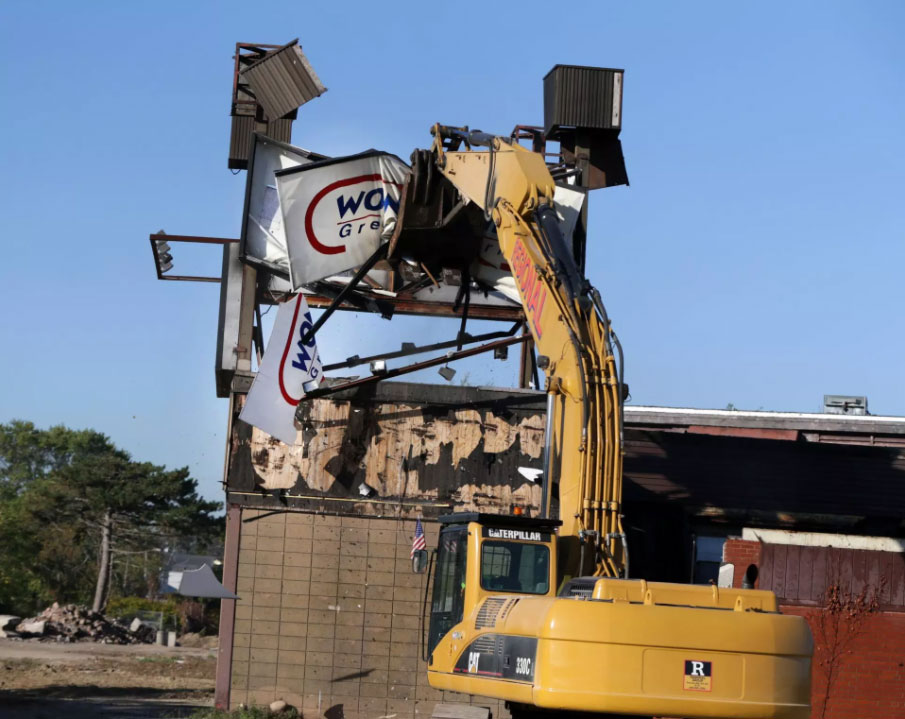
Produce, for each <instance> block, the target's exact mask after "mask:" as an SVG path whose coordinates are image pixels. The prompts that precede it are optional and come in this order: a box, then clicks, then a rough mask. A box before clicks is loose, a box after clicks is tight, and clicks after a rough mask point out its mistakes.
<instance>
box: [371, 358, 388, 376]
mask: <svg viewBox="0 0 905 719" xmlns="http://www.w3.org/2000/svg"><path fill="white" fill-rule="evenodd" d="M386 372H387V363H386V360H382V359H378V360H374V361H373V362H371V374H386Z"/></svg>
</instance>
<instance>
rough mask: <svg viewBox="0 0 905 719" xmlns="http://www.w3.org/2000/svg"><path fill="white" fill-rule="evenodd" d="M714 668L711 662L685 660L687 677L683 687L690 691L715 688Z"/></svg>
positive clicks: (704, 690) (707, 690)
mask: <svg viewBox="0 0 905 719" xmlns="http://www.w3.org/2000/svg"><path fill="white" fill-rule="evenodd" d="M712 675H713V668H712V665H711V663H710V662H702V661H697V660H694V659H686V660H685V678H684V681H683V684H682V688H683V689H685V690H686V691H690V692H709V691H711V690H712V689H713V686H712V682H713V676H712Z"/></svg>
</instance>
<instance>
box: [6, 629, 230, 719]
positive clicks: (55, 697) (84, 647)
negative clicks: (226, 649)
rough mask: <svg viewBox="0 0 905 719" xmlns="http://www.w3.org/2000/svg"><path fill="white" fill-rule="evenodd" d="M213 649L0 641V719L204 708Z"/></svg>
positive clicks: (139, 715) (146, 715)
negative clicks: (0, 718)
mask: <svg viewBox="0 0 905 719" xmlns="http://www.w3.org/2000/svg"><path fill="white" fill-rule="evenodd" d="M215 669H216V652H215V651H213V650H210V649H187V648H182V647H175V648H172V649H171V648H167V647H158V646H151V645H138V646H116V645H107V644H91V643H78V644H57V643H55V642H34V641H28V642H25V641H15V640H9V639H0V717H2V719H24V718H25V717H29V718H30V719H44V718H46V719H51V717H52V718H53V719H58V718H59V717H61V716H65V717H67V719H89V718H91V719H94V717H104V718H106V717H123V718H125V719H162V718H163V717H185V716H188V715H189V714H190V713H191V712H192V711H193V709H194V708H196V707H199V706H210V705H211V704H212V703H213V696H214V671H215Z"/></svg>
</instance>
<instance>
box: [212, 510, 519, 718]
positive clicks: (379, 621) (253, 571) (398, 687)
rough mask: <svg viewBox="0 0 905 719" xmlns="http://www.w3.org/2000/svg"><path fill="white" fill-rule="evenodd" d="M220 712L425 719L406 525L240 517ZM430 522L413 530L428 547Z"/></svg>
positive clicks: (497, 709)
mask: <svg viewBox="0 0 905 719" xmlns="http://www.w3.org/2000/svg"><path fill="white" fill-rule="evenodd" d="M239 516H240V517H241V520H240V522H241V524H240V531H239V543H238V564H237V568H236V569H237V580H236V593H237V594H238V595H239V597H240V599H239V600H238V601H237V602H236V608H235V626H234V628H233V649H232V658H231V668H230V671H229V683H230V698H229V705H230V707H231V708H235V707H237V706H239V705H240V704H249V705H250V704H259V705H264V704H269V703H270V702H272V701H274V700H276V699H283V700H284V701H286V702H288V703H289V704H292V705H293V706H295V707H297V708H299V709H300V710H301V711H302V712H303V713H304V714H305V716H306V717H312V716H325V717H327V719H341V718H343V717H347V718H350V719H354V718H355V717H362V718H364V717H369V718H373V719H377V718H378V717H384V716H394V719H415V718H416V717H429V716H430V715H431V712H432V710H433V706H434V704H435V703H436V702H438V701H457V702H461V701H464V702H471V703H475V704H479V705H481V706H489V707H491V710H492V711H493V715H494V716H495V717H501V716H507V712H505V710H504V708H503V706H502V705H501V703H500V702H497V701H495V700H490V699H484V698H478V697H469V696H466V695H456V694H452V693H450V692H439V691H437V690H434V689H432V688H431V687H430V686H428V683H427V668H426V663H425V662H424V661H422V660H421V643H420V642H421V633H420V627H421V624H420V622H421V610H422V601H423V597H424V591H425V586H424V585H425V575H418V574H414V573H412V570H411V561H410V559H409V553H410V551H411V546H412V537H413V534H414V529H415V522H414V521H413V520H398V519H379V518H363V517H351V516H341V517H340V516H325V515H318V514H309V513H303V512H297V511H282V510H281V511H273V510H268V509H248V508H246V509H243V510H241V512H240V514H239ZM438 527H439V525H437V524H436V523H432V522H428V521H425V522H424V530H425V535H426V540H427V546H428V548H432V547H433V546H435V545H436V540H437V532H438Z"/></svg>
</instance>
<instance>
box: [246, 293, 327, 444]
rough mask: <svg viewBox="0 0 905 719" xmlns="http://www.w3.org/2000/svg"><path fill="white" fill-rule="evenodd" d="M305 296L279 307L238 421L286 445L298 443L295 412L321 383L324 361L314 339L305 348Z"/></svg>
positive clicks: (308, 318)
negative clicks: (309, 391)
mask: <svg viewBox="0 0 905 719" xmlns="http://www.w3.org/2000/svg"><path fill="white" fill-rule="evenodd" d="M311 325H312V320H311V312H310V311H309V310H308V303H307V302H306V301H305V297H304V295H301V294H299V295H296V296H295V297H293V298H292V299H291V300H289V302H285V303H283V304H281V305H280V306H279V309H278V310H277V318H276V320H275V321H274V324H273V332H272V333H271V335H270V340H269V341H268V342H267V350H266V351H265V352H264V359H263V360H262V361H261V367H260V368H259V369H258V374H257V376H256V377H255V380H254V382H253V383H252V385H251V390H249V392H248V397H247V399H246V400H245V406H244V407H243V408H242V412H241V413H240V414H239V419H241V420H242V421H244V422H248V423H249V424H253V425H254V426H255V427H257V428H258V429H261V430H263V431H265V432H267V434H269V435H272V436H273V437H276V438H277V439H278V440H280V441H281V442H284V443H285V444H289V445H293V444H295V442H296V436H297V433H296V429H295V408H296V406H297V405H298V403H299V401H300V400H301V399H302V397H304V395H305V387H306V385H308V389H309V390H310V389H311V383H313V384H314V386H317V384H319V383H320V381H321V360H320V356H319V355H318V352H317V344H316V343H315V340H314V338H312V339H310V340H309V341H308V343H307V344H302V339H303V338H304V335H305V333H307V332H308V331H309V330H310V329H311Z"/></svg>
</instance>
